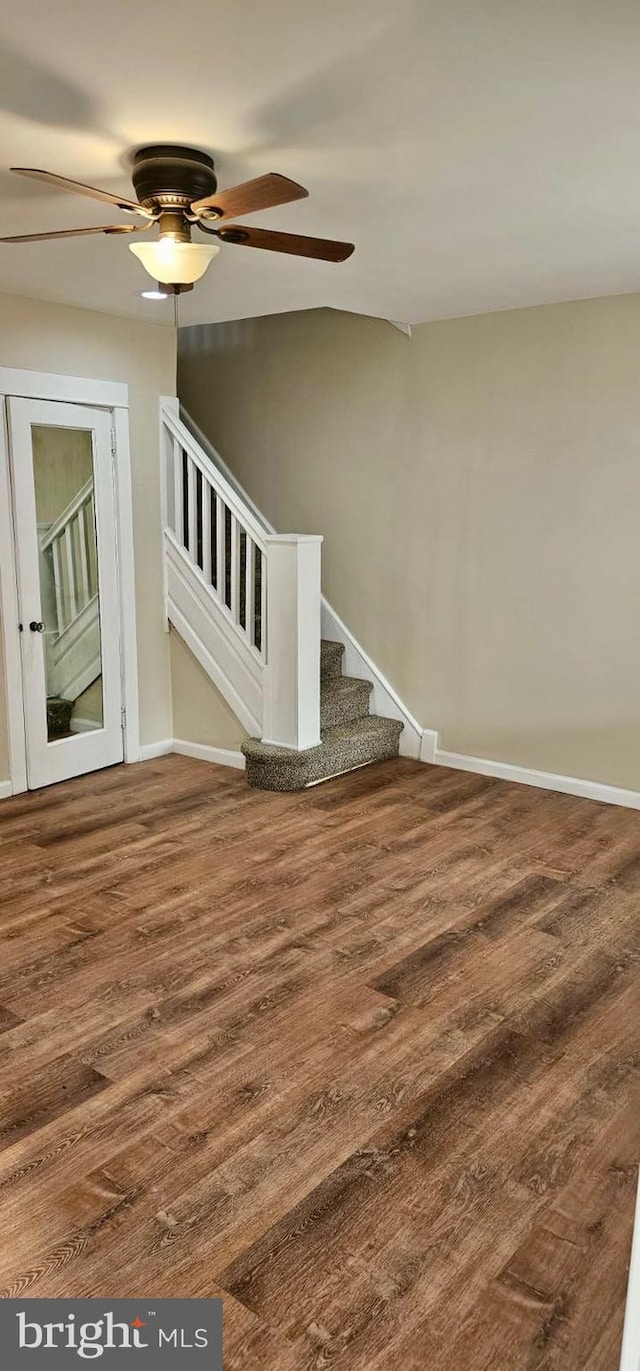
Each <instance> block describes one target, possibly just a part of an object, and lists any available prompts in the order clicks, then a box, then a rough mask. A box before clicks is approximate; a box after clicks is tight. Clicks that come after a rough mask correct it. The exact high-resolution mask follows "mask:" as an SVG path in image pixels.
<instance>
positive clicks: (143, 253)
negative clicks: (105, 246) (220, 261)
mask: <svg viewBox="0 0 640 1371" xmlns="http://www.w3.org/2000/svg"><path fill="white" fill-rule="evenodd" d="M129 247H130V248H131V251H132V252H133V254H134V256H135V257H137V258H138V261H140V262H142V265H143V267H144V269H145V271H148V273H149V275H150V276H152V277H153V280H154V281H159V282H160V284H161V285H167V286H189V285H193V282H194V281H199V280H200V277H201V276H204V273H205V271H206V270H207V267H208V266H209V263H210V262H211V261H212V259H213V258H214V257H215V256H217V254H218V253H219V251H220V248H219V246H218V245H217V244H212V245H211V246H210V245H209V244H208V243H176V242H175V240H174V239H173V238H161V239H160V241H159V242H157V243H130V244H129Z"/></svg>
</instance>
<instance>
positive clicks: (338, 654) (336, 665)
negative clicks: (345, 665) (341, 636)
mask: <svg viewBox="0 0 640 1371" xmlns="http://www.w3.org/2000/svg"><path fill="white" fill-rule="evenodd" d="M343 657H344V644H343V643H334V642H332V641H331V639H330V638H322V639H321V641H320V680H321V681H328V680H329V679H330V678H331V677H334V676H341V675H342V659H343Z"/></svg>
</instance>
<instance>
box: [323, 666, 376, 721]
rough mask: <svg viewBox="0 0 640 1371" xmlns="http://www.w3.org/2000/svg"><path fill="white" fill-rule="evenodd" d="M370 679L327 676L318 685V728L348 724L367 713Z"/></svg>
mask: <svg viewBox="0 0 640 1371" xmlns="http://www.w3.org/2000/svg"><path fill="white" fill-rule="evenodd" d="M372 690H373V682H372V681H362V680H360V679H359V678H358V677H356V676H329V677H328V679H327V680H325V681H322V682H321V686H320V730H321V732H324V730H325V729H327V728H335V727H336V726H337V725H338V724H349V723H351V722H352V721H353V720H354V719H361V718H363V717H366V715H368V713H369V696H370V695H371V691H372Z"/></svg>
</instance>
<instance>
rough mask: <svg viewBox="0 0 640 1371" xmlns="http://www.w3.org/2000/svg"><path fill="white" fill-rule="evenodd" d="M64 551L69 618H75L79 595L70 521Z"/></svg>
mask: <svg viewBox="0 0 640 1371" xmlns="http://www.w3.org/2000/svg"><path fill="white" fill-rule="evenodd" d="M64 551H65V563H66V573H67V594H68V596H69V619H70V620H71V619H75V617H76V615H77V613H78V597H77V594H76V573H75V569H74V565H73V541H72V538H71V524H70V523H68V524H67V525H66V527H65V530H64Z"/></svg>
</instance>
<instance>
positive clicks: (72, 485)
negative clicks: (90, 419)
mask: <svg viewBox="0 0 640 1371" xmlns="http://www.w3.org/2000/svg"><path fill="white" fill-rule="evenodd" d="M31 436H32V444H33V475H34V484H35V494H36V523H37V529H38V544H39V556H38V562H39V573H40V603H41V608H42V622H43V624H44V629H43V643H44V661H45V673H46V697H47V738H48V741H49V742H55V741H56V739H59V738H68V737H71V736H73V735H74V734H79V733H83V732H87V731H88V730H89V729H96V728H102V726H103V723H104V715H103V697H102V653H101V645H100V586H99V576H98V555H97V543H96V512H95V495H94V482H93V441H92V433H91V430H90V429H77V428H53V427H49V426H48V425H45V424H32V426H31ZM25 627H26V625H25Z"/></svg>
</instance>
